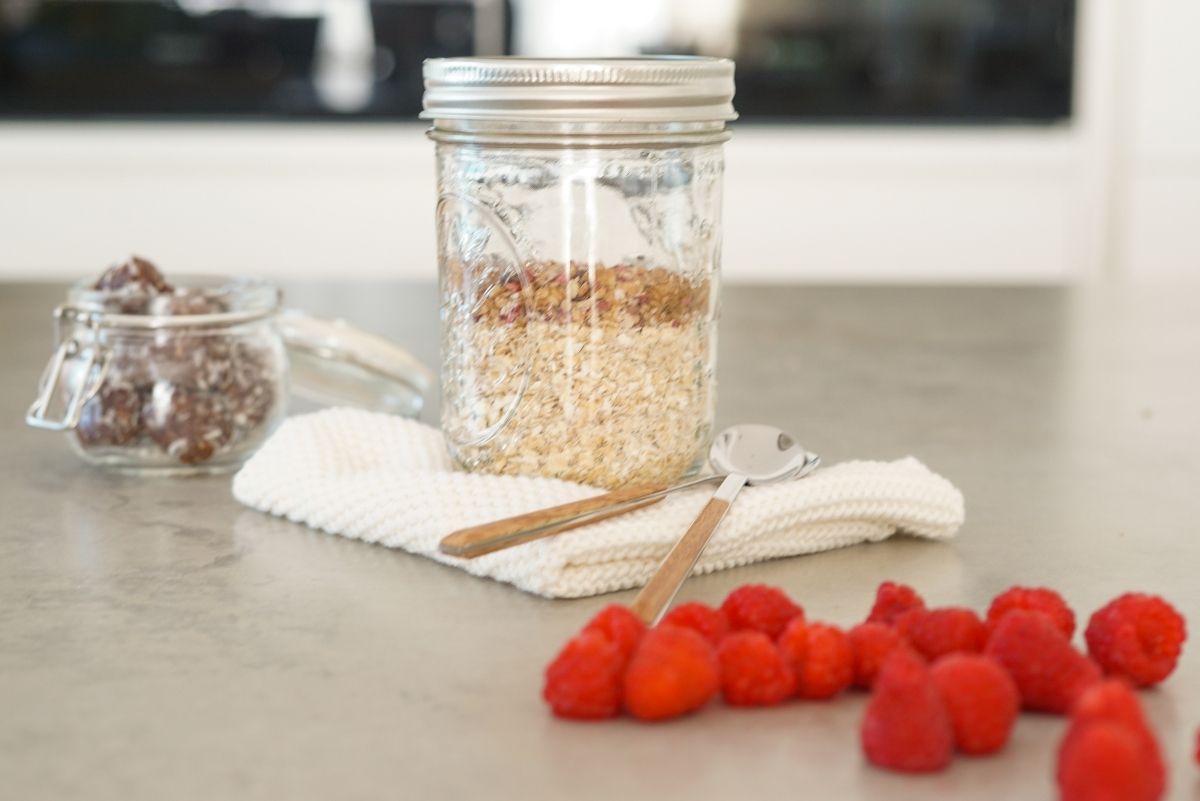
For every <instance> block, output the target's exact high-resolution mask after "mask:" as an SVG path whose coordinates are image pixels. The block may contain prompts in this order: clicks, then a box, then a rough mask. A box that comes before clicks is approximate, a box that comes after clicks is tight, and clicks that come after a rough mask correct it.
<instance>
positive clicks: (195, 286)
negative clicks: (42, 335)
mask: <svg viewBox="0 0 1200 801" xmlns="http://www.w3.org/2000/svg"><path fill="white" fill-rule="evenodd" d="M173 281H174V282H175V285H176V287H177V289H176V290H175V292H173V293H145V292H138V291H133V292H130V291H126V290H108V289H96V288H95V286H94V283H93V281H92V280H90V279H84V280H80V281H77V282H76V283H75V284H73V285H72V286H71V288H70V289H69V290H68V291H67V302H66V304H65V305H63V306H60V307H58V309H56V310H55V316H57V317H59V318H60V319H64V318H68V319H73V320H76V321H80V322H84V321H86V322H88V323H90V324H92V325H96V326H101V327H112V328H147V329H157V328H194V327H197V326H215V327H224V326H230V325H238V324H240V323H247V322H252V321H254V320H260V319H263V318H266V317H270V316H272V315H274V314H275V313H276V312H278V311H279V307H280V304H281V302H282V293H281V292H280V290H279V288H278V287H276V286H275V285H274V284H271V283H269V282H267V281H263V280H261V279H258V278H243V277H238V276H230V275H207V274H205V275H201V274H188V273H183V274H179V275H177V276H174V277H173ZM179 290H183V293H182V296H184V297H186V294H187V292H188V291H200V292H203V293H204V297H205V298H211V299H219V300H222V301H224V302H225V305H226V308H225V310H224V311H214V312H200V313H194V312H193V313H189V312H187V311H186V310H185V311H183V312H180V313H173V314H139V313H131V312H118V311H112V309H111V305H110V304H111V303H112V302H113V301H121V302H128V301H131V300H139V299H145V300H151V299H153V298H155V297H163V296H166V297H171V296H176V297H178V296H181V293H180V292H179Z"/></svg>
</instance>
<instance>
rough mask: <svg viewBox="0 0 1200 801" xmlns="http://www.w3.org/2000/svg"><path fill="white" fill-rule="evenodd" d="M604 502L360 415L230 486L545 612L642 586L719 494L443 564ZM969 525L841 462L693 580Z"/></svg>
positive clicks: (752, 522) (764, 508)
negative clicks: (498, 586) (470, 544)
mask: <svg viewBox="0 0 1200 801" xmlns="http://www.w3.org/2000/svg"><path fill="white" fill-rule="evenodd" d="M601 491H602V490H597V489H595V488H592V487H586V486H583V485H581V484H572V483H570V482H566V481H559V480H556V479H548V478H520V477H513V476H492V475H481V474H469V473H464V472H461V471H459V470H456V469H454V467H453V465H452V463H451V461H450V459H449V457H448V456H447V455H446V449H445V447H444V444H443V440H442V435H441V432H439V431H438V430H437V429H434V428H430V427H429V426H426V425H423V424H421V423H418V422H415V421H412V420H405V419H402V418H399V417H394V416H390V415H382V414H375V413H372V412H365V411H359V410H355V409H328V410H325V411H320V412H316V413H314V414H308V415H303V416H299V417H293V418H291V419H289V420H287V421H286V422H285V423H284V424H283V425H282V426H281V427H280V428H279V430H278V431H277V432H276V433H275V434H274V435H273V436H272V437H271V438H270V439H269V440H268V441H267V442H266V443H265V444H264V445H263V447H262V448H261V449H260V450H259V451H258V453H256V454H255V455H254V456H253V457H252V458H251V459H250V461H248V462H247V463H246V465H245V466H244V467H243V468H242V469H241V471H240V472H239V473H238V474H237V476H235V478H234V480H233V494H234V496H235V497H236V498H237V499H238V500H239V501H241V502H242V503H244V504H246V505H248V506H251V507H253V508H255V509H259V510H261V511H264V512H269V513H270V514H273V515H279V516H281V517H286V518H287V519H289V520H294V521H297V522H300V523H305V524H307V525H309V526H312V527H313V528H318V529H322V530H324V531H327V532H329V533H331V534H340V535H342V536H344V537H350V538H353V539H358V540H362V541H364V542H371V543H379V544H380V545H386V546H388V547H389V548H403V549H404V550H406V551H411V552H412V553H417V554H421V555H422V556H428V557H429V558H431V559H436V560H437V561H439V562H444V563H446V564H450V565H454V566H455V567H460V568H462V569H463V570H466V571H467V572H468V573H472V574H474V575H477V576H488V577H490V578H493V579H496V580H498V581H505V582H508V583H510V584H513V585H515V586H517V587H519V588H521V589H522V590H526V591H528V592H532V593H537V594H538V595H543V596H546V597H548V598H580V597H584V596H588V595H598V594H600V593H605V592H612V591H615V590H622V589H628V588H630V587H638V586H641V585H642V584H644V583H645V582H646V581H647V580H648V579H649V578H650V576H651V575H652V574H653V572H654V569H655V568H656V567H657V566H658V563H659V561H660V560H661V559H662V558H663V556H665V555H666V553H667V551H668V550H670V548H671V546H672V545H673V544H674V542H675V541H676V540H677V539H678V538H679V537H680V535H682V534H683V532H684V531H686V530H687V527H688V526H689V525H690V524H691V522H692V520H693V519H694V518H695V516H696V515H697V514H698V513H699V512H700V509H701V507H703V506H704V504H705V502H706V501H707V500H708V498H709V497H710V496H711V494H712V492H713V489H712V488H711V487H704V488H699V489H696V490H692V491H687V492H683V493H680V494H678V495H675V496H672V497H669V498H667V499H666V500H664V501H662V502H660V503H658V504H655V505H653V506H649V507H647V508H645V509H639V510H638V511H635V512H630V513H629V514H626V515H622V516H619V517H616V518H612V519H610V520H605V521H602V522H600V523H596V524H593V525H591V526H587V527H583V528H578V529H574V530H572V531H568V532H565V533H563V534H559V535H557V536H554V537H550V538H547V539H542V540H538V541H535V542H531V543H526V544H524V545H519V546H516V547H513V548H509V549H507V550H502V551H497V552H494V553H491V554H487V555H484V556H480V557H477V558H475V559H459V558H456V557H452V556H446V555H444V554H442V553H440V552H439V551H438V542H439V541H440V540H441V539H442V537H444V536H445V535H447V534H449V533H450V532H451V531H454V530H456V529H459V528H463V527H465V526H472V525H477V524H480V523H487V522H490V521H493V520H498V519H501V518H505V517H510V516H512V515H516V514H521V513H523V512H529V511H533V510H535V509H540V508H543V507H546V506H554V505H557V504H560V503H567V502H568V501H573V500H578V499H580V498H584V497H587V496H589V495H594V494H597V493H598V492H601ZM962 522H963V497H962V493H960V492H959V491H958V489H956V488H955V487H954V485H953V484H951V483H950V482H949V481H947V480H946V479H944V478H942V477H941V476H939V475H937V474H936V473H933V472H931V471H930V470H929V469H928V468H926V467H925V466H924V465H923V464H921V463H920V462H919V461H917V460H916V459H913V458H907V459H901V460H899V461H895V462H843V463H842V464H838V465H834V466H832V467H822V468H820V469H818V470H817V471H816V472H814V473H812V474H811V475H810V476H808V477H806V478H803V479H800V480H798V481H790V482H785V483H782V484H774V485H768V486H762V487H747V488H745V489H744V490H743V491H742V493H741V495H739V496H738V499H737V502H736V503H734V504H733V507H732V508H731V509H730V510H729V514H728V517H726V518H725V521H724V522H723V523H722V524H721V527H720V528H719V529H717V532H716V533H715V534H714V535H713V538H712V540H711V541H710V542H709V544H708V547H707V548H706V549H705V551H704V553H703V555H702V556H701V557H700V561H699V563H698V564H697V565H696V569H695V573H710V572H713V571H715V570H723V569H725V568H728V567H736V566H739V565H747V564H750V563H752V562H758V561H762V560H764V559H774V558H777V557H782V556H796V555H798V554H806V553H815V552H817V551H825V550H830V549H832V548H840V547H842V546H845V545H854V544H856V543H860V542H865V541H872V542H873V541H878V540H882V539H886V538H887V537H889V536H891V535H892V534H893V533H895V532H897V531H903V532H905V533H907V534H912V535H916V536H919V537H928V538H931V539H947V538H949V537H952V536H954V534H955V533H956V532H957V531H958V528H959V526H961V525H962Z"/></svg>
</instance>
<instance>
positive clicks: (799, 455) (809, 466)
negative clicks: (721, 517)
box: [708, 423, 821, 484]
mask: <svg viewBox="0 0 1200 801" xmlns="http://www.w3.org/2000/svg"><path fill="white" fill-rule="evenodd" d="M708 460H709V462H711V463H712V466H713V470H714V472H715V474H717V475H730V474H733V473H737V474H740V475H743V476H745V477H746V483H748V484H773V483H775V482H776V481H787V480H788V479H792V478H800V477H801V476H804V475H806V474H808V473H811V472H812V471H813V470H814V469H816V467H817V465H818V464H819V463H820V461H821V460H820V457H818V456H817V455H816V454H811V453H809V452H808V451H806V450H804V448H802V447H800V444H799V443H798V442H796V440H794V439H792V437H791V435H789V434H788V433H787V432H786V431H782V430H780V429H778V428H775V427H774V426H765V425H760V424H758V423H742V424H739V425H736V426H731V427H730V428H727V429H725V430H724V431H722V432H721V433H720V434H718V435H717V436H716V438H715V439H714V440H713V444H712V448H711V449H710V450H709V453H708Z"/></svg>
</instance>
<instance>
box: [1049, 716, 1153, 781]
mask: <svg viewBox="0 0 1200 801" xmlns="http://www.w3.org/2000/svg"><path fill="white" fill-rule="evenodd" d="M1155 782H1156V779H1155V776H1154V766H1153V765H1152V764H1151V763H1150V761H1149V759H1148V755H1147V754H1146V752H1145V750H1144V749H1143V748H1142V746H1141V745H1140V743H1139V742H1138V738H1137V736H1136V734H1134V733H1133V732H1131V731H1130V730H1129V729H1127V728H1125V727H1124V726H1121V725H1120V724H1118V723H1109V722H1106V721H1100V722H1094V723H1089V724H1086V725H1084V726H1082V727H1081V728H1078V729H1076V728H1072V729H1070V730H1068V732H1067V735H1066V737H1064V738H1063V741H1062V745H1061V746H1060V748H1059V751H1058V788H1059V797H1060V798H1061V799H1062V801H1102V800H1105V799H1112V800H1113V801H1156V799H1158V798H1160V797H1161V796H1162V791H1161V790H1156V789H1155V787H1156V785H1155Z"/></svg>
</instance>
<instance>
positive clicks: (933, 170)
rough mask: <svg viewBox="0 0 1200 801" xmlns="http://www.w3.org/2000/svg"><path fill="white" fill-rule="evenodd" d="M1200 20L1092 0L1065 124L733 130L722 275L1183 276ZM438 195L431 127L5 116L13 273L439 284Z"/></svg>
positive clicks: (1, 206)
mask: <svg viewBox="0 0 1200 801" xmlns="http://www.w3.org/2000/svg"><path fill="white" fill-rule="evenodd" d="M1198 17H1200V5H1197V4H1196V3H1195V2H1194V0H1139V3H1138V4H1134V3H1129V2H1125V1H1124V0H1082V2H1081V30H1082V34H1081V35H1082V43H1081V48H1080V69H1079V73H1080V76H1081V78H1080V85H1079V87H1078V92H1077V95H1078V109H1077V115H1076V119H1075V120H1074V121H1073V123H1072V124H1071V125H1063V126H1049V127H1041V126H1032V127H1022V126H1012V127H999V128H987V129H981V128H961V129H944V128H929V129H911V128H845V129H842V128H787V127H755V126H749V125H739V126H738V127H737V128H736V131H735V137H734V139H733V141H732V142H731V143H730V144H729V146H728V148H729V149H728V170H727V176H728V179H727V192H726V201H725V209H726V227H725V254H724V263H725V268H726V274H727V276H728V278H729V280H732V281H776V280H802V281H804V280H807V281H878V280H883V281H965V282H1029V281H1034V282H1063V281H1074V280H1088V279H1091V278H1094V277H1098V276H1105V275H1121V276H1134V277H1141V276H1154V277H1161V276H1163V275H1170V276H1178V275H1181V274H1185V273H1188V272H1189V271H1190V270H1191V269H1192V268H1194V267H1195V265H1196V264H1197V258H1198V257H1200V225H1198V224H1197V223H1200V220H1197V219H1196V213H1197V210H1200V136H1198V135H1197V134H1200V111H1198V109H1200V106H1198V105H1197V101H1196V100H1195V98H1197V97H1200V91H1198V89H1200V86H1198V83H1197V82H1200V53H1198V52H1197V51H1195V50H1194V49H1193V48H1190V47H1189V45H1188V37H1189V33H1190V32H1191V31H1194V30H1198V29H1200V27H1198V25H1200V19H1197V18H1198ZM1189 23H1190V24H1189ZM1188 91H1190V94H1187V92H1188ZM433 193H434V187H433V164H432V144H430V143H429V142H428V141H426V140H425V139H424V137H423V135H422V128H421V126H420V125H418V124H416V123H413V124H403V125H375V124H372V125H363V126H349V127H348V126H343V125H328V126H321V125H292V124H282V125H244V126H226V125H210V126H202V125H119V124H81V123H76V124H61V125H34V124H29V125H7V126H0V244H2V247H0V275H2V276H13V277H46V278H49V277H55V278H58V277H72V276H78V275H82V274H88V273H92V272H94V271H96V270H97V269H98V268H99V267H101V266H103V265H104V264H105V263H107V262H109V261H111V260H112V259H115V258H118V257H120V256H121V255H123V254H125V253H127V252H130V251H137V252H139V253H144V254H146V255H148V256H150V257H152V258H155V259H157V260H158V261H159V262H160V263H161V264H162V265H163V266H164V267H165V268H166V269H169V270H172V271H175V272H183V271H209V272H215V271H220V272H231V271H232V272H247V273H257V274H262V275H274V276H340V277H347V278H352V277H371V278H373V277H380V276H386V277H405V278H408V277H423V278H432V277H433V275H434V273H435V269H436V268H435V259H434V243H433V233H432V224H431V216H432V209H433Z"/></svg>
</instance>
